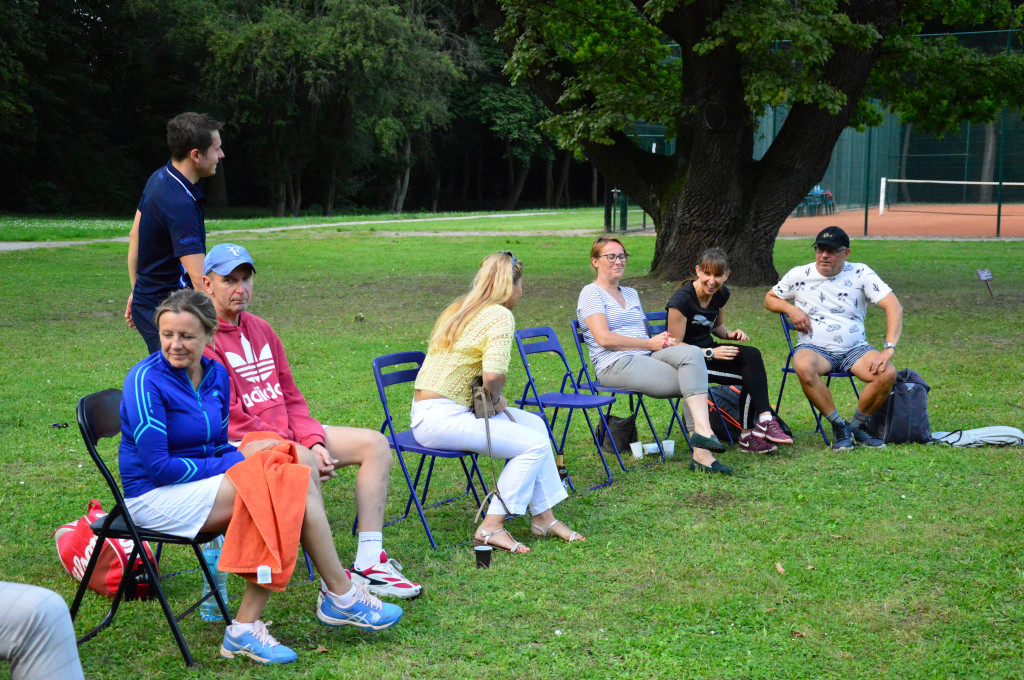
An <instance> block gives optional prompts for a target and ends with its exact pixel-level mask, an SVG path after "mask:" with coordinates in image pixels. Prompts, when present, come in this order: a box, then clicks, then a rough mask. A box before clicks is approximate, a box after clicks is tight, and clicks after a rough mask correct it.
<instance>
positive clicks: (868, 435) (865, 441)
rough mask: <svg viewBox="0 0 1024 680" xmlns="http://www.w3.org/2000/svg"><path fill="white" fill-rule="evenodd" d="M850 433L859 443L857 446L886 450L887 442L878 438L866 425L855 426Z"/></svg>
mask: <svg viewBox="0 0 1024 680" xmlns="http://www.w3.org/2000/svg"><path fill="white" fill-rule="evenodd" d="M850 433H851V434H852V435H853V441H854V442H856V443H857V446H870V447H872V448H875V449H882V448H885V442H884V441H882V440H881V439H879V438H878V437H876V436H875V434H874V433H873V432H872V431H871V430H869V429H868V428H867V426H866V425H860V426H856V425H854V426H853V427H851V428H850Z"/></svg>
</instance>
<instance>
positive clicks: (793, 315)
mask: <svg viewBox="0 0 1024 680" xmlns="http://www.w3.org/2000/svg"><path fill="white" fill-rule="evenodd" d="M789 320H790V321H792V322H793V328H795V329H797V330H798V331H800V332H801V333H810V332H811V317H809V316H807V313H806V312H804V310H802V309H799V308H794V309H793V311H792V312H790V313H789Z"/></svg>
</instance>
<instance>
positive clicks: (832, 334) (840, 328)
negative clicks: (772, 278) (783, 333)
mask: <svg viewBox="0 0 1024 680" xmlns="http://www.w3.org/2000/svg"><path fill="white" fill-rule="evenodd" d="M772 291H774V293H775V294H776V295H777V296H779V297H780V298H782V299H783V300H788V301H791V302H792V303H793V304H794V305H796V306H797V307H799V308H800V309H801V310H803V312H804V313H806V314H807V316H809V317H810V319H811V332H810V333H799V336H798V337H799V341H800V344H802V345H814V346H815V347H820V348H822V349H824V350H827V351H829V352H848V351H850V350H851V349H853V348H854V347H857V346H859V345H864V344H867V334H866V333H865V332H864V316H865V314H867V310H868V302H873V303H875V304H878V302H879V301H880V300H881V299H882V298H884V297H885V296H886V295H888V294H889V293H891V292H892V289H891V288H889V286H887V285H886V284H885V282H884V281H882V279H881V278H879V276H878V274H876V273H875V272H874V271H873V270H872V269H871V267H869V266H867V265H866V264H858V263H856V262H847V263H846V265H845V266H844V267H843V271H841V272H839V273H838V274H836V275H835V276H833V277H827V276H822V275H821V273H819V272H818V268H817V267H816V266H815V265H814V263H813V262H812V263H811V264H808V265H801V266H799V267H793V268H792V269H790V270H789V271H788V272H786V275H785V276H783V277H782V280H781V281H779V282H778V283H777V284H775V287H774V288H772Z"/></svg>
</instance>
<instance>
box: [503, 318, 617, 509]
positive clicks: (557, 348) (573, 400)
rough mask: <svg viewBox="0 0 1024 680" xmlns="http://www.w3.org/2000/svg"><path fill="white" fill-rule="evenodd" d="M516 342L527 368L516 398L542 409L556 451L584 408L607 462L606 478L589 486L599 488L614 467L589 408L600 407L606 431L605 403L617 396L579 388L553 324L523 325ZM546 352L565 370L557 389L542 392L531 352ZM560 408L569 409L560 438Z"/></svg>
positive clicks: (560, 450)
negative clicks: (557, 434) (520, 393)
mask: <svg viewBox="0 0 1024 680" xmlns="http://www.w3.org/2000/svg"><path fill="white" fill-rule="evenodd" d="M526 341H528V342H526ZM516 346H517V347H518V348H519V357H520V358H521V359H522V361H523V367H524V368H525V369H526V386H525V387H524V388H523V396H522V398H521V399H517V400H516V403H517V404H518V405H519V406H520V407H521V408H524V409H525V408H526V407H527V406H530V407H535V408H537V409H538V411H539V412H540V413H539V415H540V416H541V417H542V418H543V419H544V424H545V425H546V426H547V430H548V436H549V437H550V438H551V443H552V444H554V447H555V452H556V453H564V449H565V439H566V436H567V435H568V433H569V425H570V424H571V422H572V414H573V411H576V410H580V411H583V417H584V418H585V419H586V421H587V427H588V428H590V435H591V437H593V439H594V444H595V446H596V447H597V455H598V456H599V457H600V459H601V464H602V465H603V466H604V471H605V476H606V480H605V481H604V482H601V483H600V484H595V485H594V486H591V487H590V488H589V489H587V490H588V491H590V490H593V489H599V488H601V487H603V486H608V485H609V484H611V483H612V471H611V469H610V468H609V467H608V461H607V459H605V456H604V451H603V450H602V449H601V442H600V440H598V438H597V432H596V431H595V430H594V424H593V423H592V422H591V420H590V415H589V414H588V413H587V411H588V410H590V409H596V410H597V414H598V417H599V418H600V420H601V423H602V424H603V426H604V429H605V431H606V432H607V431H608V421H607V420H606V419H605V416H604V412H603V411H602V410H601V409H602V408H604V407H605V406H608V407H611V405H612V404H614V403H615V397H602V396H601V395H599V394H596V393H591V394H586V393H584V392H581V391H580V388H579V385H578V384H577V382H576V380H575V378H573V374H572V369H571V368H569V362H568V360H567V359H566V358H565V351H564V350H563V349H562V344H561V343H560V342H559V341H558V335H557V334H556V333H555V331H554V329H553V328H551V327H550V326H538V327H536V328H523V329H520V330H517V331H516ZM545 352H550V353H552V354H555V355H557V356H558V359H559V360H560V361H561V365H562V369H563V373H562V380H561V386H560V387H559V390H558V391H557V392H543V393H542V392H541V391H540V390H539V389H538V387H537V382H536V380H535V379H534V377H533V372H532V371H531V370H530V356H532V355H535V354H540V353H545ZM566 386H569V387H570V388H571V389H572V391H571V392H570V391H567V390H566ZM531 392H532V393H533V396H530V393H531ZM548 409H552V413H551V416H550V417H549V416H548V411H547V410H548ZM559 409H566V411H567V414H566V417H565V424H564V426H563V428H562V436H561V440H559V439H557V438H556V437H555V431H554V428H555V425H556V424H557V422H558V410H559ZM612 448H613V450H614V451H615V457H616V458H617V459H618V461H619V466H620V467H622V469H623V470H625V469H626V466H625V465H624V464H623V462H622V455H621V453H620V452H619V447H618V446H617V445H616V444H615V441H614V440H612ZM569 486H570V488H571V489H572V490H573V491H575V490H576V486H575V484H573V481H572V476H571V475H570V476H569Z"/></svg>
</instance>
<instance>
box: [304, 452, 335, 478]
mask: <svg viewBox="0 0 1024 680" xmlns="http://www.w3.org/2000/svg"><path fill="white" fill-rule="evenodd" d="M309 450H310V451H312V452H313V453H315V454H316V456H317V471H318V472H319V473H320V481H321V482H326V481H327V480H328V479H330V478H331V477H337V476H338V473H337V472H335V471H334V465H335V463H337V462H338V461H336V460H334V459H333V458H331V454H330V453H328V452H327V447H326V446H324V445H323V444H313V446H312V447H310V449H309Z"/></svg>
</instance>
